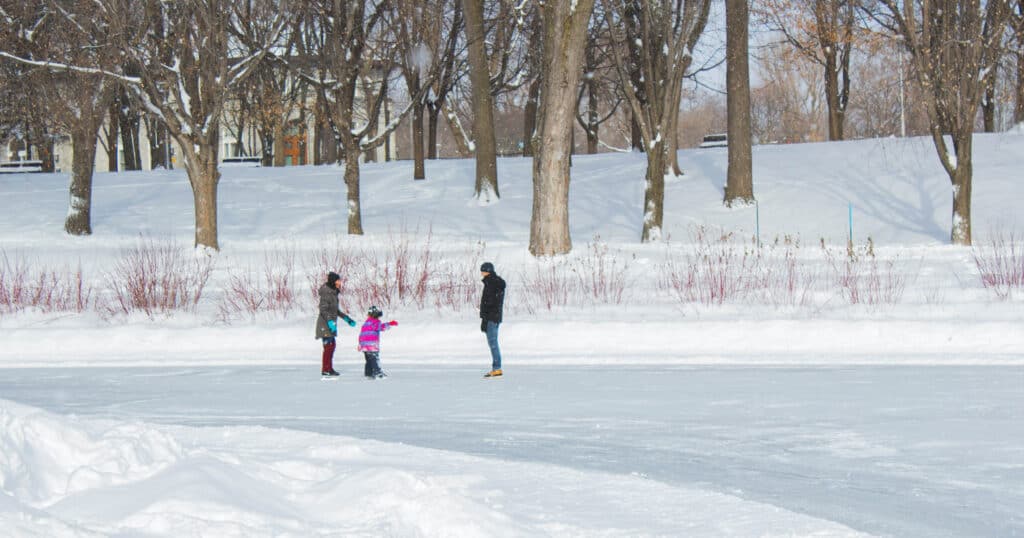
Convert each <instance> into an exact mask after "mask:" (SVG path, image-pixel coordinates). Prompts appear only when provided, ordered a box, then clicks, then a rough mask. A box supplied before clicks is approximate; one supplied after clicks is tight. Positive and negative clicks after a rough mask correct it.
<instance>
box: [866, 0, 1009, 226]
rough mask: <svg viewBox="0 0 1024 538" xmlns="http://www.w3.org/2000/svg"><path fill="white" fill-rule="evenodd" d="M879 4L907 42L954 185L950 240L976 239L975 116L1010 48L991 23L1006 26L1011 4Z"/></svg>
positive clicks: (968, 0) (919, 0) (922, 0)
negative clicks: (973, 235)
mask: <svg viewBox="0 0 1024 538" xmlns="http://www.w3.org/2000/svg"><path fill="white" fill-rule="evenodd" d="M878 6H879V8H880V9H879V10H877V11H870V12H869V13H870V14H871V15H872V16H873V17H874V19H875V20H876V21H878V22H879V23H881V24H882V26H883V27H884V28H886V29H888V31H890V32H892V33H893V34H894V35H897V36H899V38H900V39H901V40H902V41H903V44H904V46H906V48H907V50H908V51H909V53H910V56H911V58H912V60H913V62H914V67H915V69H914V73H915V76H916V78H917V82H918V84H919V85H920V86H921V88H922V89H923V90H924V91H923V92H922V96H923V98H924V100H925V102H926V105H927V110H928V117H929V119H930V120H931V125H930V129H931V135H932V141H933V142H934V144H935V150H936V151H937V152H938V155H939V160H940V161H941V163H942V167H943V168H944V169H945V170H946V174H947V175H948V176H949V178H950V181H951V182H952V184H953V217H952V226H951V232H950V239H951V241H952V242H953V243H954V244H957V245H970V244H971V189H972V177H973V165H972V161H971V149H972V146H973V140H974V120H975V118H976V117H977V114H978V106H979V105H980V103H981V100H982V96H983V94H984V92H985V87H986V84H987V78H988V77H989V76H991V74H992V73H993V72H994V69H995V65H996V63H997V62H999V59H1000V58H1001V57H1002V56H1003V52H1004V50H1005V48H1004V43H1005V41H1004V40H1003V39H1002V32H992V31H989V30H987V29H989V28H1002V27H1005V25H1006V23H1007V20H1008V17H1009V15H1010V11H1009V4H1008V3H1007V2H1005V1H992V2H983V1H982V0H906V1H898V0H878ZM946 136H949V140H950V141H951V142H952V146H953V147H952V148H950V147H949V143H948V142H947V139H946Z"/></svg>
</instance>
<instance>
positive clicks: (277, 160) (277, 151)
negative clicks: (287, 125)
mask: <svg viewBox="0 0 1024 538" xmlns="http://www.w3.org/2000/svg"><path fill="white" fill-rule="evenodd" d="M272 133H273V134H272V136H273V137H274V139H273V141H271V147H272V148H273V159H274V160H273V162H274V166H278V167H280V166H284V157H285V155H284V124H283V123H278V124H277V125H274V129H273V131H272Z"/></svg>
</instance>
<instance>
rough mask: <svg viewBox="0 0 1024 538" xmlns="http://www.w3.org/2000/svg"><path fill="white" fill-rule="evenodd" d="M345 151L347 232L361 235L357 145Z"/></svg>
mask: <svg viewBox="0 0 1024 538" xmlns="http://www.w3.org/2000/svg"><path fill="white" fill-rule="evenodd" d="M353 146H354V147H353V148H351V149H347V150H346V151H345V189H346V190H347V191H348V194H347V196H346V200H347V210H348V233H349V234H350V235H363V214H362V209H361V207H362V206H361V204H360V201H359V153H360V151H359V147H358V146H355V144H353Z"/></svg>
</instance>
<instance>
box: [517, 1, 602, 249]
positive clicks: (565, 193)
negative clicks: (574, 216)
mask: <svg viewBox="0 0 1024 538" xmlns="http://www.w3.org/2000/svg"><path fill="white" fill-rule="evenodd" d="M593 8H594V0H547V1H546V2H545V3H544V7H543V11H542V13H541V16H542V17H543V21H544V23H543V28H544V30H543V32H544V34H543V35H544V37H543V50H544V54H543V64H542V65H543V69H542V71H543V73H544V77H543V81H544V82H543V86H542V88H541V104H540V111H539V113H538V116H537V118H538V126H537V132H536V134H535V135H534V140H533V141H532V143H533V145H534V151H535V152H536V157H535V158H534V160H533V214H532V217H531V219H530V253H531V254H533V255H534V256H551V255H555V254H564V253H566V252H569V251H570V250H571V249H572V240H571V239H570V237H569V156H570V155H571V154H572V129H573V116H574V115H575V110H576V107H575V106H574V105H575V103H576V101H577V93H576V88H577V87H578V86H579V82H580V75H581V68H582V66H583V49H584V44H585V43H586V38H587V28H588V27H589V25H590V15H591V12H592V11H593Z"/></svg>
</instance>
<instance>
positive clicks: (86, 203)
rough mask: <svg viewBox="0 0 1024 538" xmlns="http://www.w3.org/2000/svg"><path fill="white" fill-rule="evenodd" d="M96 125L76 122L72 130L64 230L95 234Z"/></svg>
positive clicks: (72, 233) (70, 232) (73, 233)
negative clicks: (93, 198) (93, 177)
mask: <svg viewBox="0 0 1024 538" xmlns="http://www.w3.org/2000/svg"><path fill="white" fill-rule="evenodd" d="M97 131H98V129H97V128H96V126H95V125H85V126H76V128H75V129H74V130H73V131H72V133H71V151H72V157H71V188H70V191H71V192H70V194H71V196H70V202H69V204H68V216H67V218H66V219H65V220H64V231H65V232H67V233H68V234H71V235H91V234H92V174H93V166H94V163H95V162H96V133H97Z"/></svg>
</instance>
